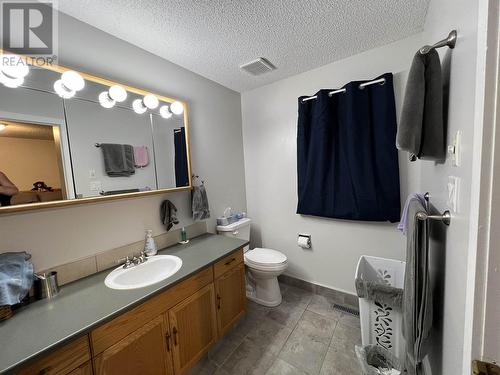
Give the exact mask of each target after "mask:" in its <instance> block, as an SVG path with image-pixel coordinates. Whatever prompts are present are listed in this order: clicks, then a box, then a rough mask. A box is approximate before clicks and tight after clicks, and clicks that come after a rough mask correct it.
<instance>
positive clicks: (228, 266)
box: [214, 249, 243, 279]
mask: <svg viewBox="0 0 500 375" xmlns="http://www.w3.org/2000/svg"><path fill="white" fill-rule="evenodd" d="M241 262H243V249H239V250H236V251H235V252H234V253H232V254H230V255H228V256H226V257H224V258H223V259H221V260H219V261H218V262H217V263H215V264H214V278H215V279H217V278H218V277H220V276H222V275H223V274H225V273H226V272H227V271H229V270H232V269H233V268H234V267H236V266H237V265H238V264H240V263H241Z"/></svg>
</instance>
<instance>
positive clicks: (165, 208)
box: [160, 199, 179, 232]
mask: <svg viewBox="0 0 500 375" xmlns="http://www.w3.org/2000/svg"><path fill="white" fill-rule="evenodd" d="M160 219H161V222H162V224H163V225H165V228H166V229H167V232H168V231H169V230H170V229H172V227H173V226H174V224H179V220H178V219H177V207H175V205H174V204H173V203H172V202H170V201H169V200H168V199H166V200H164V201H163V202H162V203H161V206H160Z"/></svg>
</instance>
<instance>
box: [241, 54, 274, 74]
mask: <svg viewBox="0 0 500 375" xmlns="http://www.w3.org/2000/svg"><path fill="white" fill-rule="evenodd" d="M240 69H241V70H243V71H245V72H247V73H249V74H251V75H253V76H260V75H261V74H264V73H267V72H270V71H272V70H274V69H276V67H275V66H274V65H273V64H271V63H270V62H269V61H268V60H266V59H265V58H263V57H259V58H258V59H256V60H253V61H250V62H248V63H246V64H243V65H241V66H240Z"/></svg>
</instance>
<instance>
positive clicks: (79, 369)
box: [19, 249, 246, 375]
mask: <svg viewBox="0 0 500 375" xmlns="http://www.w3.org/2000/svg"><path fill="white" fill-rule="evenodd" d="M245 309H246V296H245V266H244V264H243V250H242V249H240V250H238V251H236V252H234V253H233V254H231V255H228V256H227V257H225V258H223V259H222V260H220V261H218V262H216V263H215V264H214V265H213V266H209V267H207V268H205V269H203V270H201V271H199V272H198V273H196V274H194V275H193V276H191V277H189V278H188V279H186V280H184V281H182V282H180V283H178V284H176V285H174V286H173V287H171V288H170V289H167V290H166V291H164V292H162V293H160V294H158V295H156V296H154V297H152V298H150V299H149V300H148V301H146V302H144V303H143V304H141V305H139V306H137V307H135V308H133V309H132V310H130V311H128V312H126V313H124V314H122V315H120V316H118V317H116V318H115V319H113V320H111V321H109V322H107V323H104V324H103V325H101V326H99V327H97V328H95V329H94V330H93V331H92V332H90V334H89V335H86V336H84V337H81V338H78V339H76V340H74V341H73V342H71V343H69V344H67V345H66V346H64V347H62V348H61V349H58V350H57V351H55V352H53V353H51V354H49V355H47V356H46V357H44V358H42V359H41V360H39V361H37V362H35V363H33V364H30V365H29V366H27V367H25V368H23V369H22V370H21V371H20V372H19V374H22V375H26V374H57V375H92V374H95V375H123V374H141V375H156V374H158V375H165V374H166V375H174V374H175V375H183V374H185V373H186V372H187V371H188V370H189V369H190V368H191V367H192V366H193V365H194V364H195V363H196V362H197V361H198V360H199V359H200V358H201V357H202V356H203V355H204V354H205V353H206V352H207V351H208V349H209V348H210V347H211V346H212V345H213V344H214V343H215V342H216V341H217V338H218V337H220V336H222V335H223V334H224V333H225V332H226V331H227V330H228V329H229V328H230V327H232V325H233V324H234V323H235V322H236V321H237V320H238V319H239V318H241V317H242V316H243V314H244V313H245ZM90 348H92V350H91V349H90ZM91 353H92V354H91Z"/></svg>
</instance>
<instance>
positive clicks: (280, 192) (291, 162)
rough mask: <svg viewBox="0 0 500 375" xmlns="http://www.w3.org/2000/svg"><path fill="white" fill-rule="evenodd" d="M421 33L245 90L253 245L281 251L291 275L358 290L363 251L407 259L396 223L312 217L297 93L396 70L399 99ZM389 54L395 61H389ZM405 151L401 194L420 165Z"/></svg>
mask: <svg viewBox="0 0 500 375" xmlns="http://www.w3.org/2000/svg"><path fill="white" fill-rule="evenodd" d="M421 44H422V39H421V36H420V35H416V36H413V37H411V38H408V39H405V40H402V41H399V42H396V43H393V44H390V45H387V46H384V47H380V48H377V49H373V50H370V51H368V52H365V53H361V54H358V55H356V56H352V57H349V58H347V59H344V60H341V61H337V62H334V63H332V64H329V65H326V66H324V67H321V68H319V69H315V70H312V71H309V72H306V73H303V74H300V75H297V76H294V77H291V78H288V79H285V80H282V81H279V82H276V83H273V84H271V85H268V86H265V87H261V88H258V89H255V90H252V91H249V92H245V93H243V94H242V114H243V139H244V147H245V172H246V186H247V206H248V214H249V216H250V217H252V218H253V219H254V224H253V232H252V237H253V238H252V242H253V243H252V244H253V246H260V245H262V246H265V247H271V248H275V249H278V250H281V251H283V252H284V253H285V254H286V255H287V257H288V259H289V269H288V270H287V273H288V274H289V275H292V276H295V277H298V278H301V279H303V280H307V281H310V282H314V283H317V284H321V285H325V286H328V287H331V288H335V289H337V290H343V291H347V292H350V293H354V273H355V269H356V264H357V261H358V259H359V257H360V256H361V255H376V256H383V257H389V258H395V259H404V257H405V238H404V237H403V236H402V235H401V233H400V232H398V231H397V230H396V226H395V225H394V224H389V223H368V222H352V221H342V220H332V219H324V218H315V217H306V216H301V215H297V214H295V211H296V205H297V177H296V176H297V173H296V168H297V167H296V136H297V98H298V97H299V96H301V95H309V94H311V95H312V94H314V93H315V92H317V91H318V90H319V89H321V88H337V87H341V86H342V85H344V84H345V83H347V82H349V81H352V80H360V79H371V78H374V77H376V76H378V75H380V74H382V73H385V72H393V73H394V75H395V80H394V81H395V94H396V102H397V103H396V104H397V108H398V113H399V108H400V107H401V102H402V98H403V92H404V84H405V82H406V75H407V73H408V69H409V65H410V63H411V60H412V58H413V55H414V53H415V51H416V50H417V48H418V47H420V46H421ZM388 56H390V58H388ZM407 160H408V157H407V155H406V154H405V153H401V155H400V164H401V168H400V170H401V188H402V193H401V196H402V199H405V197H406V193H407V192H408V188H407V187H408V186H409V185H410V186H415V185H416V184H417V183H418V174H419V165H418V164H411V165H408V164H409V163H408V162H407ZM298 232H305V233H310V234H311V235H312V243H313V249H312V250H303V249H301V248H299V247H298V246H297V242H296V241H297V233H298Z"/></svg>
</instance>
